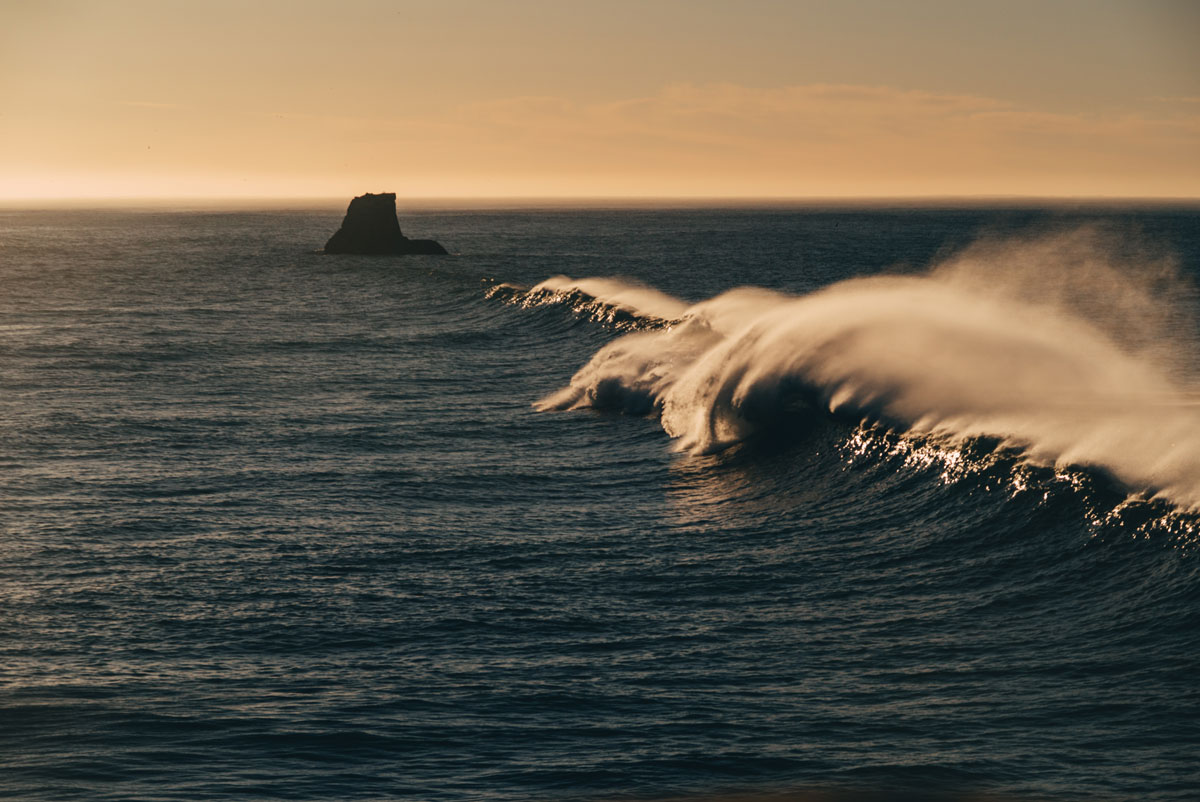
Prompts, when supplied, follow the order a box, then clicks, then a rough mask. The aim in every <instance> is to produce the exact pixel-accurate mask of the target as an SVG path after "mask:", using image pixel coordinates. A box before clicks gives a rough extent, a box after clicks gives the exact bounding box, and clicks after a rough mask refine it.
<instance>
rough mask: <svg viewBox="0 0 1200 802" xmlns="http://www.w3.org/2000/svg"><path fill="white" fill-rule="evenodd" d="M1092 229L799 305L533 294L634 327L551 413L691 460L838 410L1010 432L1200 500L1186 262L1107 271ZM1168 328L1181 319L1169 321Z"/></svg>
mask: <svg viewBox="0 0 1200 802" xmlns="http://www.w3.org/2000/svg"><path fill="white" fill-rule="evenodd" d="M1114 245H1115V243H1114V242H1113V241H1112V238H1111V237H1110V236H1107V235H1106V234H1105V233H1104V232H1100V231H1097V230H1095V229H1091V228H1084V229H1079V230H1075V231H1071V232H1060V233H1057V234H1054V235H1043V236H1041V237H1038V238H1034V239H1019V240H1007V241H994V240H989V241H985V242H981V243H978V244H976V245H974V246H972V247H970V248H967V249H965V250H964V251H963V252H962V253H960V254H958V255H956V256H954V257H952V258H950V259H948V260H946V261H944V262H942V263H939V264H938V265H936V266H934V267H933V268H932V269H930V270H929V271H927V272H925V273H924V274H921V275H883V276H874V277H867V278H857V279H851V280H847V281H843V282H839V283H836V284H834V285H832V286H829V287H827V288H824V289H821V290H818V291H815V292H812V293H809V294H806V295H802V296H797V295H793V294H789V293H784V292H778V291H773V290H768V289H763V288H755V287H742V288H737V289H732V290H728V291H726V292H723V293H721V294H719V295H717V296H715V297H713V298H710V299H707V300H704V301H701V302H699V303H695V304H691V305H689V304H687V303H685V302H684V301H682V300H679V299H676V298H672V297H670V296H667V295H665V294H663V293H661V292H659V291H657V290H654V289H652V288H649V287H646V286H643V285H640V284H639V283H636V282H621V281H619V280H614V279H580V280H577V281H575V280H571V279H569V278H567V277H565V276H560V277H555V278H552V279H549V280H547V281H545V282H542V283H541V284H539V285H537V286H535V287H533V288H532V289H531V290H529V291H528V292H527V293H525V294H524V295H523V296H522V298H523V300H524V302H526V303H539V302H540V303H549V302H554V301H555V300H569V301H574V302H576V303H578V302H579V301H580V300H581V299H583V301H584V303H583V307H585V308H588V309H591V310H592V311H593V317H597V318H600V317H603V315H602V314H601V313H600V312H598V311H597V310H609V312H608V315H609V317H612V316H613V315H615V314H617V313H618V312H620V313H624V314H625V315H627V316H629V317H631V318H633V319H635V320H641V321H643V323H644V326H645V327H646V328H649V329H650V330H645V331H634V332H632V333H628V334H625V335H624V336H622V337H620V338H619V339H617V340H615V341H613V342H612V343H610V344H608V345H606V346H604V347H603V348H601V349H600V350H599V351H598V352H597V353H596V354H595V356H593V357H592V359H591V360H590V361H589V362H588V363H587V364H586V365H585V366H584V367H582V368H581V369H580V370H579V371H578V372H577V373H576V374H575V375H574V376H573V377H572V378H571V380H570V383H569V384H568V385H567V386H566V387H564V388H562V389H561V390H559V391H557V392H554V393H552V394H550V395H548V396H546V397H545V398H542V399H541V400H539V401H538V402H537V404H536V406H537V408H538V409H541V410H565V409H581V408H595V409H613V410H619V411H623V412H628V413H633V414H650V413H653V414H656V415H657V416H658V417H659V419H660V420H661V422H662V426H663V428H664V429H665V430H666V432H667V433H668V434H669V435H671V436H672V437H674V438H677V441H676V444H677V447H678V449H680V450H685V451H689V452H691V453H693V454H706V453H712V452H717V451H721V450H724V449H726V448H729V447H730V446H732V445H734V444H736V443H739V442H741V441H743V440H745V439H746V438H748V437H752V436H754V435H756V434H757V433H760V432H762V431H763V430H764V429H768V430H769V428H770V426H771V425H772V423H773V422H777V421H778V419H779V418H780V417H781V416H784V415H795V414H805V413H804V412H803V410H808V411H809V413H811V412H813V411H816V412H828V413H830V414H833V415H835V416H840V417H849V418H854V419H861V420H867V421H874V422H880V423H883V424H885V425H887V426H890V427H895V428H898V429H899V430H901V431H903V432H905V433H909V434H912V435H917V436H920V437H923V438H926V439H929V440H932V441H935V442H937V443H940V444H944V445H946V446H947V447H949V448H954V447H956V446H958V445H961V444H962V443H963V442H964V441H966V440H969V439H975V438H984V437H987V438H997V439H998V440H999V441H1000V445H1001V446H1002V447H1005V448H1011V449H1016V450H1019V451H1020V452H1021V453H1022V454H1023V455H1024V457H1025V459H1027V460H1028V461H1030V462H1032V463H1035V464H1043V465H1052V466H1055V467H1060V468H1066V467H1071V468H1078V467H1083V468H1092V469H1098V470H1101V471H1104V472H1107V473H1108V474H1110V475H1111V476H1112V477H1114V478H1115V479H1117V480H1118V481H1119V482H1120V483H1121V484H1122V485H1124V486H1125V487H1126V488H1128V490H1129V491H1130V492H1131V493H1133V494H1136V495H1142V496H1151V497H1161V498H1165V499H1168V500H1170V501H1171V502H1173V503H1175V504H1176V505H1179V506H1180V507H1183V508H1188V509H1193V510H1194V509H1197V508H1200V401H1198V399H1200V395H1198V394H1197V389H1196V385H1195V383H1194V382H1193V381H1192V379H1193V377H1192V376H1191V375H1190V373H1188V372H1187V370H1188V368H1187V359H1188V357H1189V356H1190V355H1193V354H1195V353H1196V341H1195V340H1194V339H1193V338H1192V332H1189V331H1187V330H1186V328H1184V327H1182V326H1180V325H1178V321H1181V320H1182V321H1187V319H1188V318H1187V309H1186V307H1183V308H1181V307H1182V305H1183V304H1185V303H1186V302H1187V301H1188V300H1189V299H1191V298H1192V297H1194V290H1192V289H1191V288H1190V287H1189V286H1188V285H1187V284H1186V282H1184V281H1183V279H1182V278H1181V277H1180V275H1179V272H1178V270H1177V267H1176V266H1175V265H1174V264H1173V263H1172V262H1171V261H1170V260H1169V259H1164V258H1163V257H1161V256H1159V257H1155V256H1151V255H1148V254H1145V253H1139V254H1137V256H1136V258H1130V259H1126V260H1125V261H1124V262H1121V261H1117V260H1115V259H1113V257H1112V255H1111V251H1113V250H1115V247H1114ZM1171 324H1174V325H1171Z"/></svg>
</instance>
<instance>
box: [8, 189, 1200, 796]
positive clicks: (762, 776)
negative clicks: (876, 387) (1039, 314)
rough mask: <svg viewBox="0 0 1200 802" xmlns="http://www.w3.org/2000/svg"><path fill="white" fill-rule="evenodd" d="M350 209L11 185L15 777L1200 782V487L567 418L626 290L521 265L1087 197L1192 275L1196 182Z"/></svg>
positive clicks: (845, 443)
mask: <svg viewBox="0 0 1200 802" xmlns="http://www.w3.org/2000/svg"><path fill="white" fill-rule="evenodd" d="M341 213H342V210H341V209H338V208H332V207H331V208H321V209H315V210H312V209H310V210H295V211H279V212H261V211H260V212H212V211H207V212H191V211H163V210H157V211H136V210H125V211H119V210H104V211H61V210H60V211H13V210H9V211H3V212H0V280H2V281H3V285H2V286H3V292H2V293H0V505H2V506H0V510H2V517H0V525H2V527H3V529H2V537H0V797H2V798H6V799H28V800H64V799H85V798H86V799H113V800H132V799H139V800H149V799H161V800H167V799H170V800H205V799H303V800H329V799H405V800H408V799H412V800H459V799H473V800H525V799H564V798H573V799H577V798H582V799H611V798H617V797H624V796H636V797H638V798H646V797H650V798H653V797H664V796H687V795H697V794H707V793H722V792H732V791H748V792H752V791H764V792H771V791H779V790H790V789H846V788H858V789H869V790H882V791H887V792H893V791H903V790H914V789H917V790H920V789H932V788H940V789H947V790H949V791H953V792H955V793H968V792H971V793H989V794H996V795H998V796H1001V797H1003V798H1015V799H1091V798H1101V799H1140V800H1191V799H1200V548H1198V546H1200V534H1198V532H1200V529H1198V528H1197V519H1196V518H1195V516H1190V515H1189V514H1187V513H1185V512H1181V511H1179V510H1177V509H1173V508H1171V506H1170V505H1169V504H1166V503H1164V502H1161V501H1155V502H1144V501H1143V502H1137V501H1136V500H1135V502H1134V503H1132V504H1130V503H1127V493H1126V491H1125V490H1124V489H1122V488H1120V487H1118V486H1115V485H1114V483H1113V482H1112V480H1110V479H1108V478H1106V477H1105V475H1104V474H1103V473H1102V472H1088V471H1085V470H1081V471H1073V472H1072V471H1067V472H1062V471H1058V472H1056V471H1055V470H1054V469H1052V468H1037V467H1036V466H1033V467H1029V466H1026V467H1021V466H1020V465H1018V463H1019V462H1020V459H1019V455H1012V454H1006V453H996V452H992V451H989V448H991V447H990V446H989V445H988V444H987V443H979V444H976V445H975V446H974V448H977V449H978V450H979V455H978V456H979V460H978V461H977V462H975V463H972V464H976V465H977V466H980V467H977V469H972V470H951V469H949V468H948V467H947V463H946V461H945V460H939V459H938V458H936V456H935V457H933V458H922V459H917V458H914V457H913V450H914V449H920V448H922V446H920V445H919V444H917V445H914V444H911V443H907V444H906V442H905V441H904V438H903V437H902V435H901V434H900V433H897V432H890V431H884V430H880V429H878V428H870V427H868V428H863V427H860V426H857V424H856V422H855V421H848V420H844V419H841V418H834V417H832V416H821V415H815V416H814V415H809V416H807V417H805V418H804V419H803V420H802V421H792V422H791V423H786V424H784V425H781V426H780V427H779V428H777V429H775V430H773V432H772V434H771V436H770V437H767V438H762V439H758V440H754V441H752V442H747V443H745V444H743V445H741V446H739V447H736V448H733V449H730V450H729V451H727V452H723V453H719V454H713V455H709V456H702V457H697V456H689V455H686V454H679V453H674V452H672V450H671V448H670V440H669V438H668V437H667V435H666V434H664V432H663V430H662V428H661V427H660V426H659V424H658V422H657V421H656V420H655V419H654V417H653V416H649V417H637V416H620V415H612V414H601V413H594V412H586V411H584V412H561V413H539V412H536V411H535V410H534V409H533V407H532V406H531V404H532V403H533V402H534V401H536V400H537V399H539V398H540V397H542V396H544V395H545V394H547V393H549V392H552V391H554V390H556V389H558V388H559V387H562V386H563V385H564V384H565V383H566V382H567V381H568V380H569V379H570V377H571V375H572V374H573V373H574V372H575V371H576V370H577V369H578V368H579V367H580V366H581V365H583V364H584V363H586V362H587V361H588V359H589V358H591V356H592V355H593V354H594V353H595V352H596V350H597V349H598V348H599V347H601V346H602V345H603V344H604V343H606V342H609V341H610V340H612V339H613V338H614V337H616V336H618V334H619V332H618V330H617V327H615V326H612V325H606V324H605V323H603V322H596V321H594V320H591V319H588V317H587V316H586V315H580V314H578V313H577V312H576V310H575V309H574V308H573V307H572V306H571V305H570V304H559V305H553V304H552V305H547V306H540V307H535V308H525V307H523V306H521V305H520V304H516V303H509V302H505V300H504V299H503V298H499V297H496V296H495V295H492V294H489V289H491V288H492V287H494V286H495V285H496V284H497V283H501V282H506V283H511V284H515V285H522V286H530V285H533V284H536V283H537V282H540V281H542V280H543V279H545V278H547V277H549V276H552V275H555V274H560V273H561V274H568V275H571V276H576V277H580V276H614V275H619V276H626V277H632V278H636V279H639V280H641V281H644V282H646V283H648V284H651V285H653V286H655V287H657V288H659V289H661V290H664V291H666V292H669V293H672V294H674V295H677V296H679V297H681V298H683V299H685V300H687V301H689V302H694V301H700V300H703V299H705V298H708V297H710V296H712V295H714V294H716V293H719V292H721V291H723V290H726V289H729V288H731V287H734V286H737V285H743V284H748V285H757V286H764V287H769V288H773V289H778V290H787V291H792V292H798V293H803V292H809V291H811V290H814V289H817V288H820V287H823V286H826V285H829V284H831V283H833V282H836V281H838V280H841V279H844V278H847V277H850V276H856V275H865V274H872V273H877V272H880V271H883V270H890V271H896V270H899V271H915V270H921V269H924V268H925V267H926V266H928V265H930V264H932V263H935V262H937V261H938V260H940V259H942V258H944V257H945V256H946V255H948V254H950V253H953V252H954V251H956V250H957V249H960V248H962V247H964V246H966V245H967V244H969V243H971V242H972V241H974V240H976V239H977V238H979V237H981V236H1006V235H1008V234H1009V233H1026V232H1030V231H1037V230H1041V229H1047V228H1054V227H1069V226H1074V225H1077V224H1081V223H1087V224H1096V223H1099V224H1101V225H1103V226H1105V227H1108V228H1112V229H1114V230H1118V231H1120V232H1125V234H1123V235H1122V236H1121V237H1119V238H1118V240H1119V241H1124V242H1128V241H1133V240H1136V241H1137V242H1139V243H1141V244H1142V245H1141V246H1139V247H1142V246H1146V247H1150V248H1152V249H1153V250H1155V251H1156V252H1161V253H1166V254H1174V256H1175V258H1177V260H1178V263H1179V265H1180V269H1181V271H1182V272H1183V273H1184V274H1188V275H1191V276H1195V275H1197V274H1200V210H1197V209H1196V208H1166V207H1159V208H1141V209H1130V208H1117V207H1106V208H1100V207H1096V208H1082V209H1079V208H1077V209H1061V208H1060V209H1042V210H1038V209H1023V208H1006V209H987V208H959V209H951V208H946V209H941V208H907V209H905V208H893V209H889V208H885V207H878V208H866V207H862V208H853V207H843V208H826V209H819V208H799V207H798V208H787V207H762V208H750V207H747V208H728V209H717V208H700V207H695V208H679V209H669V208H633V207H630V208H613V209H600V208H592V209H566V208H535V207H510V208H496V209H490V210H489V209H464V208H456V209H434V208H422V209H419V210H416V211H411V212H408V213H403V214H402V219H401V223H402V225H403V227H404V229H405V232H406V233H408V234H409V235H411V236H415V237H436V238H437V239H439V240H440V241H441V242H442V243H443V244H444V245H446V246H447V248H448V249H449V250H451V251H452V252H453V253H454V255H452V256H449V257H442V258H439V257H423V256H421V257H405V258H380V257H349V256H344V257H334V256H325V255H323V254H320V253H318V252H317V249H319V248H320V246H321V245H322V244H323V242H324V240H325V238H326V237H328V235H329V234H330V233H332V231H333V230H334V229H335V228H336V227H337V225H338V222H339V220H340V217H341ZM1194 320H1195V318H1192V321H1191V324H1189V322H1188V321H1186V320H1184V321H1182V322H1181V324H1180V325H1183V326H1185V327H1186V326H1187V325H1192V324H1194ZM1193 342H1194V341H1193ZM965 454H966V457H965V458H966V459H967V460H968V462H970V460H971V459H973V457H972V453H971V452H970V449H968V450H967V452H965ZM960 456H961V455H960ZM1013 471H1026V472H1027V474H1028V476H1026V478H1025V479H1022V481H1021V482H1020V483H1016V484H1014V483H1013V482H1012V481H1010V478H1011V476H1012V472H1013Z"/></svg>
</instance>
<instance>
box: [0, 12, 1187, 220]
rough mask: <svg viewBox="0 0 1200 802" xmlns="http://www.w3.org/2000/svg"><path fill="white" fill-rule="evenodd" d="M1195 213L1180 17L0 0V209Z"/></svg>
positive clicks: (1151, 14) (1182, 17)
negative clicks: (1164, 205) (981, 202)
mask: <svg viewBox="0 0 1200 802" xmlns="http://www.w3.org/2000/svg"><path fill="white" fill-rule="evenodd" d="M366 191H376V192H378V191H394V192H397V193H399V194H400V195H401V196H406V197H431V198H436V197H463V198H470V197H579V198H583V197H705V198H708V197H729V198H755V197H763V198H770V197H774V198H853V197H929V196H935V197H947V196H969V197H995V196H1034V197H1038V196H1049V197H1097V196H1099V197H1175V198H1179V197H1184V198H1196V197H1200V3H1198V2H1193V0H1037V1H1036V2H1031V1H1029V0H1005V2H972V1H971V0H954V1H949V0H914V1H913V2H899V1H898V0H892V1H891V2H884V1H882V0H842V1H841V2H832V1H831V2H815V1H811V2H810V1H806V0H737V2H733V1H732V0H730V1H728V2H726V1H723V0H722V1H717V0H636V1H627V0H603V1H597V2H592V1H591V0H553V1H552V0H396V1H394V2H383V1H382V0H339V1H338V2H316V0H287V1H286V2H280V1H278V0H257V1H256V0H237V1H236V2H228V1H227V0H205V2H191V0H187V1H186V2H185V1H184V0H91V1H90V2H61V1H59V0H36V1H35V2H26V0H0V198H7V199H22V198H152V197H168V198H187V197H278V198H284V197H297V198H300V197H331V198H332V197H347V196H351V195H356V194H361V193H362V192H366Z"/></svg>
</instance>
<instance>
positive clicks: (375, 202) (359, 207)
mask: <svg viewBox="0 0 1200 802" xmlns="http://www.w3.org/2000/svg"><path fill="white" fill-rule="evenodd" d="M325 253H365V254H403V253H415V254H445V253H446V249H445V248H443V247H442V246H441V245H439V244H437V243H436V242H434V241H433V240H431V239H409V238H408V237H406V236H404V235H403V234H401V233H400V222H399V221H398V220H397V219H396V193H395V192H381V193H380V194H378V195H372V194H371V193H369V192H368V193H367V194H366V195H359V196H358V197H357V198H355V199H354V200H352V201H350V208H348V209H346V217H345V218H344V219H343V220H342V227H341V228H339V229H338V230H337V231H336V232H335V233H334V235H333V236H332V237H330V238H329V242H326V243H325Z"/></svg>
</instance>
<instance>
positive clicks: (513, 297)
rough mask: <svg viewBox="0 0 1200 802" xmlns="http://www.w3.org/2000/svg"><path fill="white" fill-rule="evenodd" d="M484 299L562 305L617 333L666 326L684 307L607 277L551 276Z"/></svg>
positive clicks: (500, 287) (495, 289) (503, 287)
mask: <svg viewBox="0 0 1200 802" xmlns="http://www.w3.org/2000/svg"><path fill="white" fill-rule="evenodd" d="M486 294H487V297H488V298H494V299H497V300H500V301H503V302H505V303H509V304H513V305H515V306H520V307H524V308H526V309H531V308H533V307H538V306H564V307H566V308H568V309H570V310H571V311H572V312H573V313H574V314H575V315H576V316H578V317H580V318H583V319H585V320H590V321H592V322H595V323H601V324H603V325H606V326H609V327H611V328H614V329H617V330H618V331H645V330H652V329H660V328H664V327H666V326H669V325H670V324H671V323H672V322H673V321H674V320H675V319H676V318H678V317H679V316H680V315H681V314H683V312H684V311H685V310H686V309H687V304H686V303H684V302H683V301H680V300H679V299H677V298H673V297H671V296H670V295H667V294H666V293H663V292H659V291H658V290H656V289H653V288H651V287H646V286H644V285H642V284H638V283H636V282H633V281H628V280H621V279H611V278H586V279H578V280H577V279H572V278H570V277H568V276H553V277H551V278H548V279H546V280H545V281H543V282H541V283H540V284H537V285H535V286H533V287H529V288H526V287H521V286H519V285H516V284H495V285H493V286H492V287H491V288H489V289H488V290H487V293H486Z"/></svg>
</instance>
